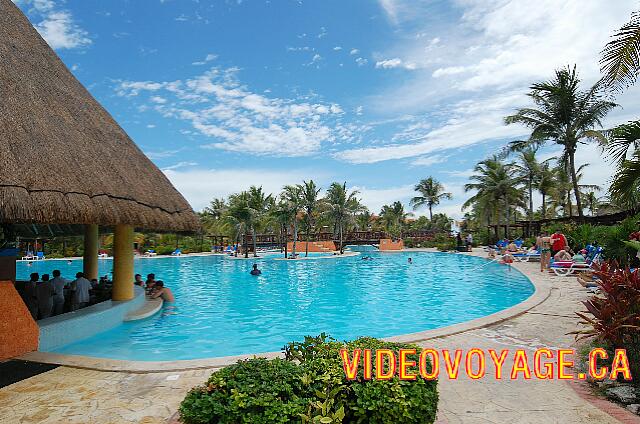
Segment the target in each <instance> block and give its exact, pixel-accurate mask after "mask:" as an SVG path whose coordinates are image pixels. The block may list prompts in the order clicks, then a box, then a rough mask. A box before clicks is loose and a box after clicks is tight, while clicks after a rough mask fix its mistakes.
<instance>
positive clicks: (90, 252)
mask: <svg viewBox="0 0 640 424" xmlns="http://www.w3.org/2000/svg"><path fill="white" fill-rule="evenodd" d="M82 271H83V272H84V276H85V278H86V279H88V280H91V279H93V278H96V279H97V278H98V226H97V225H95V224H88V225H85V226H84V257H83V258H82Z"/></svg>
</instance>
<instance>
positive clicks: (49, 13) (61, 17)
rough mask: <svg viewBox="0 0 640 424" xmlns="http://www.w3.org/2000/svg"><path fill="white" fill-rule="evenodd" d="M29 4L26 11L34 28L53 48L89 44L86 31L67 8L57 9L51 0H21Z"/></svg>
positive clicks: (71, 47) (22, 2)
mask: <svg viewBox="0 0 640 424" xmlns="http://www.w3.org/2000/svg"><path fill="white" fill-rule="evenodd" d="M14 2H15V3H16V4H18V5H20V4H25V5H28V6H29V9H28V13H29V15H30V16H31V18H32V19H33V20H34V21H35V24H34V26H35V28H36V29H37V30H38V32H39V33H40V35H42V38H44V39H45V40H46V41H47V43H48V44H49V45H50V46H51V48H53V49H73V48H78V47H86V46H88V45H89V44H91V39H90V38H89V34H88V33H87V31H85V30H84V29H82V28H81V27H79V26H78V25H77V24H76V23H75V22H74V19H73V16H72V15H71V13H70V12H69V11H67V10H61V9H58V7H57V5H56V2H55V1H53V0H21V1H17V0H14Z"/></svg>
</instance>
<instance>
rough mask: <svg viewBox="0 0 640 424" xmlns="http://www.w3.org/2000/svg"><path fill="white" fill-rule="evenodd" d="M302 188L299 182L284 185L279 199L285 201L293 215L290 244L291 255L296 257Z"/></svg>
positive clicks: (301, 206) (301, 207)
mask: <svg viewBox="0 0 640 424" xmlns="http://www.w3.org/2000/svg"><path fill="white" fill-rule="evenodd" d="M302 192H303V188H302V186H301V185H300V184H296V185H286V186H284V188H283V189H282V193H280V199H281V201H282V202H284V203H285V205H286V206H285V208H287V209H288V210H289V211H290V213H291V215H292V216H293V219H292V221H293V244H292V246H291V255H292V257H293V258H295V257H296V245H297V243H298V214H299V213H300V212H301V211H302V209H303V198H302Z"/></svg>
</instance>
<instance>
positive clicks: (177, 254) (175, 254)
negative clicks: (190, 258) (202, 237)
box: [171, 249, 182, 256]
mask: <svg viewBox="0 0 640 424" xmlns="http://www.w3.org/2000/svg"><path fill="white" fill-rule="evenodd" d="M180 255H182V250H180V249H176V250H174V251H173V253H171V256H180Z"/></svg>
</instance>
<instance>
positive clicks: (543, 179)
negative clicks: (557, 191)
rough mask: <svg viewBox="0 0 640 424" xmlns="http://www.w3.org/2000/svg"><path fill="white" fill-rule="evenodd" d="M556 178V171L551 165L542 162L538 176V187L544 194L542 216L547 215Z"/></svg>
mask: <svg viewBox="0 0 640 424" xmlns="http://www.w3.org/2000/svg"><path fill="white" fill-rule="evenodd" d="M555 183H556V178H555V173H554V170H553V168H552V167H551V165H550V164H549V163H548V162H547V163H544V162H543V163H542V165H541V166H540V169H539V171H538V177H537V178H536V182H535V184H536V189H537V190H538V191H539V192H540V194H541V195H542V205H541V211H542V218H543V219H544V218H546V217H547V198H548V196H549V194H550V193H552V192H553V190H554V188H555Z"/></svg>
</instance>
